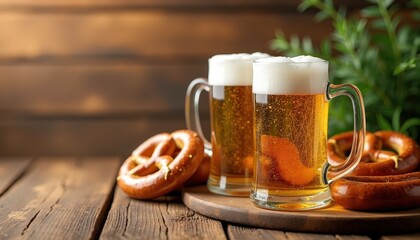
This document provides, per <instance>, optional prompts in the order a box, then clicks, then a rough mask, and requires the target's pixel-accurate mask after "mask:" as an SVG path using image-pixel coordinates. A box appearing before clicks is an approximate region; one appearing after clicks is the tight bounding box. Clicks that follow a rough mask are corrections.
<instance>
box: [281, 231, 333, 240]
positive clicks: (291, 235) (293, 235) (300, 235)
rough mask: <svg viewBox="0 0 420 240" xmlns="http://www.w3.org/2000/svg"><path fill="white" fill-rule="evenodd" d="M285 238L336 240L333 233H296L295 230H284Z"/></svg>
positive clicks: (293, 239) (296, 239)
mask: <svg viewBox="0 0 420 240" xmlns="http://www.w3.org/2000/svg"><path fill="white" fill-rule="evenodd" d="M286 236H287V239H290V240H313V239H317V240H336V238H335V236H333V235H325V234H314V233H297V232H286Z"/></svg>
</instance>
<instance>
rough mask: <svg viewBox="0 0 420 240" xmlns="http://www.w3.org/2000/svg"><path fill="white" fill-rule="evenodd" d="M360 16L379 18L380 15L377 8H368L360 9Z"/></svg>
mask: <svg viewBox="0 0 420 240" xmlns="http://www.w3.org/2000/svg"><path fill="white" fill-rule="evenodd" d="M361 14H362V16H363V17H368V18H369V17H379V16H381V13H380V12H379V9H378V7H377V6H369V7H366V8H364V9H362V11H361Z"/></svg>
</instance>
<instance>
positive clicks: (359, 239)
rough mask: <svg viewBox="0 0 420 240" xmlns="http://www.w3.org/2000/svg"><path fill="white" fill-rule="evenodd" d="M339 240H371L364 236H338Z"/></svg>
mask: <svg viewBox="0 0 420 240" xmlns="http://www.w3.org/2000/svg"><path fill="white" fill-rule="evenodd" d="M336 238H337V240H369V239H371V238H370V237H368V236H362V235H336Z"/></svg>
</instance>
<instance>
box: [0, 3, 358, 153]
mask: <svg viewBox="0 0 420 240" xmlns="http://www.w3.org/2000/svg"><path fill="white" fill-rule="evenodd" d="M350 2H351V1H348V4H350V6H352V5H351V3H350ZM298 3H299V1H297V0H293V1H279V0H262V1H253V0H242V1H241V0H229V1H222V0H202V1H195V0H143V1H141V0H122V1H121V0H96V1H84V0H72V1H70V0H59V1H57V0H37V1H30V0H3V1H1V2H0V26H1V30H0V155H60V154H70V155H92V154H95V155H128V154H129V153H130V152H131V150H132V149H133V148H134V147H136V146H137V145H138V144H139V143H140V142H142V141H143V140H145V138H147V137H149V136H151V135H153V134H156V133H158V132H163V131H172V130H175V129H179V128H184V127H185V123H184V113H183V108H184V95H185V91H186V88H187V85H188V83H189V82H190V81H191V80H192V79H194V78H195V77H199V76H206V75H207V59H208V58H209V57H210V56H212V55H214V54H218V53H233V52H254V51H262V52H269V53H272V54H273V52H271V51H270V49H269V42H270V40H271V39H273V37H274V32H275V31H276V30H282V31H283V32H284V33H285V34H286V35H291V34H296V35H301V36H303V35H308V36H311V37H312V38H313V39H315V41H316V42H319V41H320V40H321V39H323V38H324V37H325V36H326V35H327V34H329V33H330V31H331V26H330V24H329V23H328V22H322V23H317V22H315V21H314V19H313V15H314V12H307V13H299V12H298V11H297V10H296V7H297V5H298ZM204 105H205V104H204ZM203 112H206V111H205V110H204V111H203ZM203 118H205V119H208V114H206V113H203ZM205 123H206V124H205V125H207V129H208V120H207V121H205Z"/></svg>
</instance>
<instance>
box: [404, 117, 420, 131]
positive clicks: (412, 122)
mask: <svg viewBox="0 0 420 240" xmlns="http://www.w3.org/2000/svg"><path fill="white" fill-rule="evenodd" d="M415 126H420V118H410V119H408V120H407V121H405V122H404V123H403V125H402V126H401V128H400V131H401V132H407V130H408V129H410V128H412V127H415Z"/></svg>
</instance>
